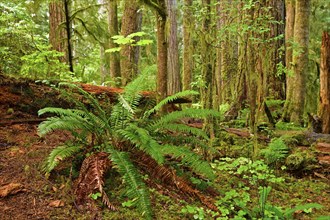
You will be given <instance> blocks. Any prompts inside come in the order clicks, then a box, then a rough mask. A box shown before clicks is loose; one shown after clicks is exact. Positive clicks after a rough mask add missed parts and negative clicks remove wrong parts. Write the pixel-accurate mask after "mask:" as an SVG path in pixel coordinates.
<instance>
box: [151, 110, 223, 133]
mask: <svg viewBox="0 0 330 220" xmlns="http://www.w3.org/2000/svg"><path fill="white" fill-rule="evenodd" d="M210 116H213V117H219V116H220V113H219V112H218V111H215V110H211V109H184V110H182V111H174V112H171V113H169V114H167V115H164V116H163V117H161V118H160V119H158V120H157V121H155V122H154V123H152V124H151V125H150V126H149V129H151V130H154V129H158V128H161V127H163V126H164V125H166V124H168V123H170V122H173V121H176V120H178V119H182V118H185V117H192V118H206V117H210Z"/></svg>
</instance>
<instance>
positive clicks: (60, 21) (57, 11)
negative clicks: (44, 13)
mask: <svg viewBox="0 0 330 220" xmlns="http://www.w3.org/2000/svg"><path fill="white" fill-rule="evenodd" d="M64 25H65V13H64V2H63V1H56V0H53V1H51V2H50V3H49V43H50V44H51V45H52V49H54V50H57V51H59V52H63V53H64V54H65V56H64V57H61V58H60V60H61V61H62V62H66V61H67V60H68V57H67V47H66V42H65V40H66V29H65V26H64Z"/></svg>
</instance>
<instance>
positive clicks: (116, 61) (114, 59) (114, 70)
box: [108, 0, 120, 84]
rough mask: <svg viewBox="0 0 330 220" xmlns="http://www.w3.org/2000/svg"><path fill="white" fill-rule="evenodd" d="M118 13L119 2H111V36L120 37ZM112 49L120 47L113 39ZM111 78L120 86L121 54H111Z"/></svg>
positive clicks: (109, 20) (111, 40) (111, 41)
mask: <svg viewBox="0 0 330 220" xmlns="http://www.w3.org/2000/svg"><path fill="white" fill-rule="evenodd" d="M117 16H118V13H117V0H109V13H108V22H109V34H110V38H111V37H112V36H115V35H118V17H117ZM109 47H110V48H115V47H118V45H117V44H116V43H114V42H113V39H110V43H109ZM109 59H110V77H111V79H112V80H114V82H115V84H120V83H119V82H118V81H117V80H118V77H120V57H119V53H110V58H109Z"/></svg>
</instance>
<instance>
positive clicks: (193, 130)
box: [158, 123, 209, 140]
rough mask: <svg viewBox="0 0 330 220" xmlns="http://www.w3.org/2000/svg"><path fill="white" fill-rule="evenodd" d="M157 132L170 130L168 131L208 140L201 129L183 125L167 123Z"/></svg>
mask: <svg viewBox="0 0 330 220" xmlns="http://www.w3.org/2000/svg"><path fill="white" fill-rule="evenodd" d="M158 130H170V131H178V132H184V133H187V134H193V135H195V136H197V137H201V138H204V139H205V140H208V139H209V137H208V136H207V134H206V133H205V132H204V131H203V130H202V129H199V128H193V127H190V126H188V125H185V124H177V123H168V124H164V125H162V127H161V128H159V129H158Z"/></svg>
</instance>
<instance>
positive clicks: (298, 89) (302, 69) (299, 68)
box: [288, 0, 310, 124]
mask: <svg viewBox="0 0 330 220" xmlns="http://www.w3.org/2000/svg"><path fill="white" fill-rule="evenodd" d="M309 14H310V0H296V14H295V24H294V38H293V39H294V43H295V47H294V50H293V58H292V63H293V72H294V77H293V82H292V85H293V88H292V89H293V90H292V97H291V99H290V100H288V101H289V102H290V103H289V105H290V106H289V115H290V121H291V122H293V123H296V124H302V123H303V114H304V107H305V95H306V76H307V71H308V43H309Z"/></svg>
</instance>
